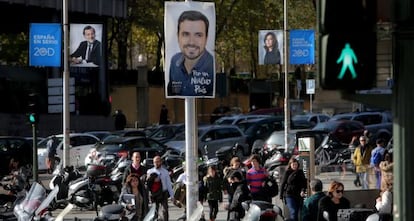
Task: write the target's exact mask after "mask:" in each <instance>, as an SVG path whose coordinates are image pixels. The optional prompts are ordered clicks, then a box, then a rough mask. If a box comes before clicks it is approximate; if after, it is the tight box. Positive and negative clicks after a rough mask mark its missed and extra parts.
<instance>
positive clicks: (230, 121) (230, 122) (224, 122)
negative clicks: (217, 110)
mask: <svg viewBox="0 0 414 221" xmlns="http://www.w3.org/2000/svg"><path fill="white" fill-rule="evenodd" d="M233 121H234V119H218V120H216V122H215V124H218V125H224V124H232V123H233Z"/></svg>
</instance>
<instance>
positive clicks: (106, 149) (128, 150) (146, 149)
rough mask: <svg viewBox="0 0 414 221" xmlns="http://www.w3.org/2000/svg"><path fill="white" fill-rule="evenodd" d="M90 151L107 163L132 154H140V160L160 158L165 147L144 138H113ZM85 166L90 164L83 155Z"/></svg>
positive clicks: (98, 144)
mask: <svg viewBox="0 0 414 221" xmlns="http://www.w3.org/2000/svg"><path fill="white" fill-rule="evenodd" d="M93 148H94V149H92V150H91V152H93V151H96V155H97V156H98V157H99V158H100V159H99V160H101V161H102V160H103V161H108V160H112V159H117V158H118V156H120V155H124V156H131V155H132V153H133V152H136V151H138V152H140V154H141V160H142V161H143V160H145V159H146V158H147V157H148V158H153V157H154V156H157V155H158V156H161V155H162V154H164V152H165V151H166V149H167V146H166V145H164V144H162V143H160V142H158V141H156V140H154V139H152V138H149V137H146V136H140V137H114V138H111V139H107V140H105V141H102V142H100V143H97V144H96V145H95V146H94V147H93ZM85 156H86V158H85V161H84V162H85V164H87V163H88V162H90V160H89V159H88V157H90V155H88V156H87V155H85Z"/></svg>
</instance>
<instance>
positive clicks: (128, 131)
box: [103, 129, 148, 141]
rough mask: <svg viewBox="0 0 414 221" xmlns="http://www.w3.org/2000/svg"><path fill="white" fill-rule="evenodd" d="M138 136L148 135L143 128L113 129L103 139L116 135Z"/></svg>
mask: <svg viewBox="0 0 414 221" xmlns="http://www.w3.org/2000/svg"><path fill="white" fill-rule="evenodd" d="M138 136H148V134H147V132H146V131H145V130H141V129H125V130H116V131H111V134H109V135H107V136H106V137H105V138H104V139H103V140H104V141H105V140H110V139H113V138H116V137H138Z"/></svg>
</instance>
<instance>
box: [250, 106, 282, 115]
mask: <svg viewBox="0 0 414 221" xmlns="http://www.w3.org/2000/svg"><path fill="white" fill-rule="evenodd" d="M252 114H253V115H262V114H265V115H283V108H280V107H273V108H261V109H257V110H254V111H251V112H249V113H248V115H252Z"/></svg>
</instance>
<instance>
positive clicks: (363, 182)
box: [358, 172, 368, 190]
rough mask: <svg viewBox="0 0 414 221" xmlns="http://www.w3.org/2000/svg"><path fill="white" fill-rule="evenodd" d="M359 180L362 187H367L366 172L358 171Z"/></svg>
mask: <svg viewBox="0 0 414 221" xmlns="http://www.w3.org/2000/svg"><path fill="white" fill-rule="evenodd" d="M358 176H359V180H360V181H361V185H362V189H364V190H366V189H368V173H367V172H364V173H358Z"/></svg>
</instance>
